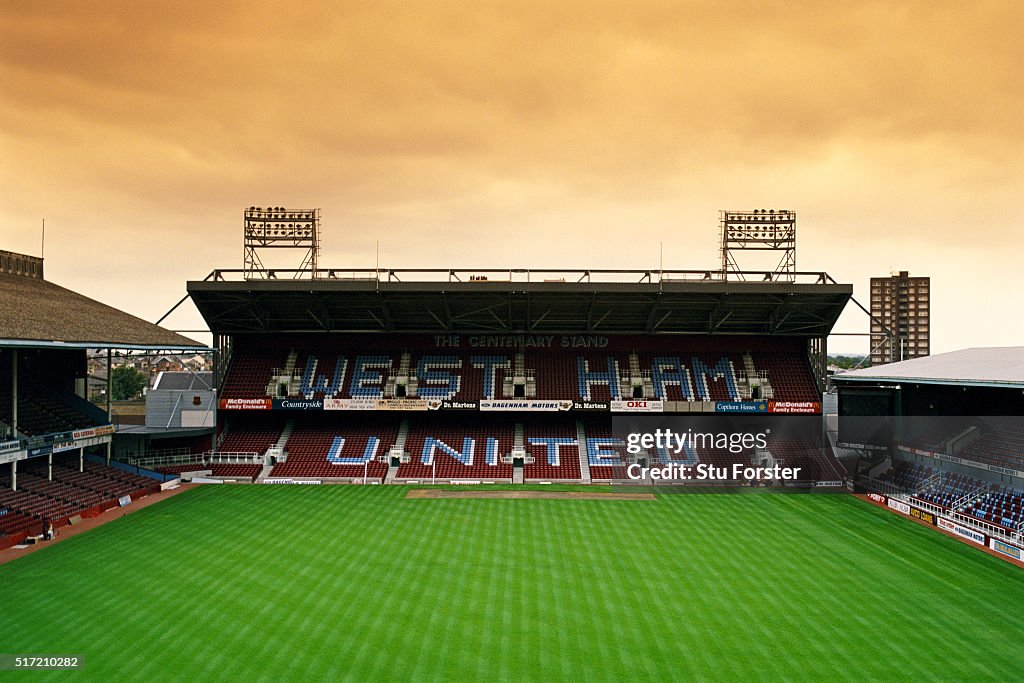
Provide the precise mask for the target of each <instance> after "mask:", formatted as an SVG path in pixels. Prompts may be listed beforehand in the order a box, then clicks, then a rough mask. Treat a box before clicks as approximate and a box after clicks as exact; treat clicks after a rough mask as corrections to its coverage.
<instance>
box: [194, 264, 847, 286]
mask: <svg viewBox="0 0 1024 683" xmlns="http://www.w3.org/2000/svg"><path fill="white" fill-rule="evenodd" d="M247 274H248V275H249V276H250V277H246V275H247ZM252 274H256V275H257V277H255V278H254V277H251V276H252ZM410 275H411V276H420V277H423V278H425V279H426V280H428V281H440V282H452V283H455V282H474V283H484V284H486V283H487V282H503V281H504V282H508V281H517V282H548V283H559V282H562V283H573V282H575V283H584V282H585V283H592V282H636V283H641V282H644V283H651V284H660V283H664V282H673V281H679V280H683V281H690V282H709V283H723V282H729V283H735V282H740V283H742V282H746V283H750V282H755V283H769V282H771V283H784V284H794V283H801V282H802V283H804V284H817V285H836V284H839V283H837V282H836V281H835V280H834V279H833V278H832V277H831V276H830V275H829V274H828V273H827V272H825V271H796V272H794V273H787V274H785V277H786V279H785V280H781V279H779V277H780V274H779V273H778V272H776V271H773V270H745V271H730V272H728V273H725V272H722V271H720V270H708V269H670V270H652V269H623V268H586V269H582V268H377V269H375V268H352V267H346V268H323V267H318V268H317V269H316V270H312V269H308V268H259V269H249V270H246V269H243V268H218V269H216V270H213V271H212V272H211V273H210V274H209V275H207V276H206V277H205V278H204V279H203V281H206V282H209V281H229V280H243V281H244V280H253V279H256V280H261V279H266V280H271V279H285V278H291V279H295V278H302V277H303V276H308V278H309V279H312V280H328V281H329V280H363V281H376V282H378V283H379V282H382V281H385V282H408V281H410V279H409V276H410ZM491 276H494V279H491ZM498 276H500V277H498ZM555 276H557V277H555ZM601 276H618V277H619V278H620V279H618V280H616V279H612V278H611V277H601ZM729 276H732V277H731V278H730V277H729ZM739 276H742V278H741V279H737V278H739ZM769 278H771V279H769ZM412 281H415V278H413V279H412Z"/></svg>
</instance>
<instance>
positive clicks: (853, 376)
mask: <svg viewBox="0 0 1024 683" xmlns="http://www.w3.org/2000/svg"><path fill="white" fill-rule="evenodd" d="M832 379H833V380H834V381H836V382H866V383H877V382H910V383H914V384H955V385H961V386H974V387H1005V388H1008V389H1010V388H1024V346H1003V347H998V346H997V347H979V348H973V349H962V350H960V351H951V352H949V353H940V354H937V355H934V356H925V357H924V358H915V359H913V360H905V361H901V362H899V363H889V364H888V365H879V366H877V367H873V368H864V369H862V370H853V371H850V372H843V373H839V374H835V375H833V376H832Z"/></svg>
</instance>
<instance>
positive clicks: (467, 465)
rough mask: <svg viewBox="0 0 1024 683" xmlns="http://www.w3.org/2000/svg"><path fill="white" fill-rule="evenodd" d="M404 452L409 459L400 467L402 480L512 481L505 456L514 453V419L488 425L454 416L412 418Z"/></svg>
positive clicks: (399, 474) (509, 467)
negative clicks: (437, 418)
mask: <svg viewBox="0 0 1024 683" xmlns="http://www.w3.org/2000/svg"><path fill="white" fill-rule="evenodd" d="M410 422H411V424H410V427H409V435H408V437H407V438H406V441H405V451H406V452H407V453H408V454H409V462H405V463H402V464H401V465H400V466H399V468H398V475H397V476H398V478H399V479H419V480H422V479H430V478H431V477H433V476H435V475H436V477H437V478H439V479H449V480H452V479H470V480H502V481H511V479H512V465H511V464H506V463H502V462H501V459H502V456H507V455H508V454H510V453H511V452H512V449H513V446H514V444H515V426H514V424H513V422H512V421H511V420H507V421H497V420H496V421H494V422H491V423H490V424H486V425H485V426H481V425H468V424H465V423H464V422H463V421H455V420H451V419H442V420H429V421H426V420H424V421H418V420H414V421H410Z"/></svg>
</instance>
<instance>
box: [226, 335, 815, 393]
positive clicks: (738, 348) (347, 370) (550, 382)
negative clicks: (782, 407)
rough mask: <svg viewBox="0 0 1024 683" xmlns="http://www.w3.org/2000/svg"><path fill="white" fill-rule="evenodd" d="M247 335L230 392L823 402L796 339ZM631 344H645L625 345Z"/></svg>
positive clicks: (234, 363) (234, 362)
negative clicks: (511, 342) (444, 345)
mask: <svg viewBox="0 0 1024 683" xmlns="http://www.w3.org/2000/svg"><path fill="white" fill-rule="evenodd" d="M239 339H240V341H239V343H238V344H237V346H236V348H235V349H234V351H233V354H232V359H231V366H230V368H229V370H228V372H227V375H226V379H225V382H224V388H223V391H222V397H223V398H230V399H254V398H260V397H278V398H280V397H289V398H296V399H298V398H306V399H320V398H341V399H352V398H368V397H369V398H395V397H398V398H405V397H419V398H426V399H449V400H457V401H467V400H468V401H473V400H481V399H489V398H537V399H581V400H593V401H608V400H612V399H629V398H650V399H663V400H705V401H740V400H749V399H751V398H774V399H775V400H782V401H815V400H820V398H819V396H818V394H817V390H816V388H815V385H814V380H813V376H812V375H811V372H810V365H809V362H808V360H807V357H806V354H801V353H799V352H794V351H791V350H787V348H792V344H790V343H788V342H787V341H785V340H778V341H777V345H776V346H775V347H774V348H773V346H772V345H770V344H768V345H766V344H764V343H759V344H758V346H759V348H758V350H757V351H749V350H747V349H746V348H745V347H746V346H750V345H751V344H752V342H750V341H746V340H735V339H734V338H723V339H700V338H697V339H695V340H688V341H686V342H676V343H673V344H671V345H670V344H668V343H667V342H664V341H662V342H661V343H660V344H654V343H652V342H651V341H650V340H648V339H643V338H639V337H629V338H625V339H623V340H620V341H618V342H617V348H616V349H613V350H604V349H562V348H554V349H546V350H539V349H531V350H528V351H523V352H518V351H515V350H500V351H487V352H485V351H483V350H480V349H429V348H422V346H423V342H422V340H419V339H416V338H412V339H410V338H399V339H398V340H397V341H396V342H395V345H394V349H395V350H390V349H382V348H380V347H379V346H377V345H369V344H368V342H367V341H366V340H365V339H360V338H358V337H356V338H354V339H346V338H342V339H337V338H330V337H316V336H315V335H314V336H312V337H311V338H307V339H301V338H300V339H295V338H292V337H289V336H283V337H282V338H281V339H276V340H273V341H271V342H269V343H270V344H274V345H276V346H275V347H272V348H268V347H267V344H268V342H266V341H264V342H263V343H262V344H260V345H257V343H256V342H254V341H252V340H245V337H244V336H240V338H239ZM417 346H419V347H420V348H417ZM657 346H661V348H660V349H658V348H656V347H657ZM632 347H642V348H643V349H644V350H642V351H627V350H624V349H629V348H632ZM398 349H401V350H398ZM513 378H520V379H521V380H522V381H520V382H513V381H512V379H513ZM633 378H636V379H638V380H639V379H643V380H646V381H645V382H642V383H640V384H638V385H637V386H639V387H641V389H642V391H641V392H640V393H639V394H638V395H634V394H633V386H632V385H631V383H630V380H631V379H633ZM755 384H756V385H758V386H759V389H757V390H754V392H755V393H754V394H753V395H752V389H751V386H752V385H755ZM762 392H763V393H762Z"/></svg>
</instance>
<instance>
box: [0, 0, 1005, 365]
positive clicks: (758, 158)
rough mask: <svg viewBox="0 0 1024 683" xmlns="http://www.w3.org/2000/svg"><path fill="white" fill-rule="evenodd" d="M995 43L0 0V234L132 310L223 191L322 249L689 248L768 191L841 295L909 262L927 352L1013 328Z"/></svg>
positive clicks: (353, 258) (469, 255)
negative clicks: (928, 306)
mask: <svg viewBox="0 0 1024 683" xmlns="http://www.w3.org/2000/svg"><path fill="white" fill-rule="evenodd" d="M1022 34H1024V4H1022V3H1020V2H1018V1H1016V0H1006V1H1005V2H999V1H990V2H970V3H965V2H961V1H957V2H951V1H950V2H947V1H942V2H940V1H937V0H926V1H922V2H877V3H837V2H832V1H828V2H800V3H785V2H777V3H772V2H732V3H730V2H720V1H717V2H711V1H708V2H647V3H632V4H630V5H629V6H628V7H627V6H626V3H621V2H611V3H602V2H595V1H594V0H589V1H586V2H554V3H552V2H538V3H508V4H502V5H492V4H489V3H487V4H484V3H468V2H466V3H452V2H449V3H441V2H430V3H422V4H420V3H414V2H400V3H393V4H392V3H383V2H375V3H325V4H324V5H321V6H316V5H307V6H306V8H304V9H295V8H294V7H292V6H291V5H289V4H280V5H268V4H258V3H251V2H250V3H238V4H231V3H226V2H217V3H208V2H196V3H165V2H159V3H140V2H124V3H112V2H108V3H95V4H91V3H41V2H40V3H35V2H33V3H29V2H17V3H15V2H6V3H3V4H2V5H0V93H2V97H0V248H4V249H10V250H14V251H22V252H27V253H32V254H38V253H39V250H40V243H39V242H40V240H39V232H40V223H41V220H42V219H43V218H44V217H45V218H46V226H47V239H46V259H47V274H48V277H49V279H51V280H53V281H55V282H57V283H59V284H63V285H65V286H69V287H72V288H74V289H77V290H78V291H81V292H83V293H85V294H87V295H90V296H93V297H95V298H99V299H100V300H102V301H105V302H107V303H110V304H113V305H116V306H118V307H120V308H123V309H125V310H127V311H130V312H132V313H135V314H137V315H140V316H142V317H145V318H148V319H150V320H155V319H156V318H158V317H160V315H161V314H162V313H163V312H164V311H166V310H167V309H168V308H169V307H170V306H171V305H172V304H173V303H174V302H175V301H177V299H178V298H179V297H180V296H182V295H183V294H184V283H185V281H186V280H188V279H201V278H202V277H204V276H205V275H206V274H207V273H208V272H209V271H210V270H211V269H212V268H214V267H240V266H241V260H242V248H241V212H242V209H243V207H247V206H250V205H264V206H266V205H282V206H288V207H299V208H305V207H314V206H317V207H322V208H323V218H324V230H323V241H324V250H323V256H322V259H321V261H322V263H323V264H324V265H328V266H330V265H335V266H340V267H350V268H351V267H366V266H369V267H372V266H373V263H374V258H375V254H374V252H375V245H376V243H377V241H378V240H379V241H380V243H381V255H382V264H383V265H384V266H390V267H415V266H421V267H447V266H456V267H463V268H465V267H504V266H515V267H595V268H598V267H601V268H608V267H621V268H656V267H657V265H658V248H659V243H663V244H664V252H665V267H666V268H708V267H714V266H715V264H716V263H717V260H718V254H717V251H716V246H717V244H716V238H717V235H716V228H717V217H718V213H717V212H718V209H722V208H730V209H742V208H756V207H777V208H788V209H793V210H796V211H797V212H798V216H799V235H800V237H799V247H798V266H799V267H800V269H802V270H827V271H829V272H830V273H831V274H832V275H833V276H834V277H835V278H836V279H837V280H839V281H841V282H850V283H852V284H853V285H854V286H855V291H856V294H857V296H858V297H859V298H861V300H864V301H866V300H867V291H866V290H867V283H868V278H869V277H870V276H871V275H883V274H886V273H888V272H889V271H890V270H892V269H903V270H910V271H911V272H912V273H919V274H923V275H931V276H932V278H933V290H934V294H933V306H932V317H933V325H934V328H933V340H934V341H933V351H947V350H951V349H955V348H961V347H965V346H972V345H975V346H976V345H1013V344H1018V345H1019V344H1024V315H1021V312H1022V310H1024V306H1021V305H1020V303H1019V302H1020V293H1019V292H1020V289H1021V286H1020V284H1014V283H1015V282H1017V283H1019V282H1020V281H1019V279H1018V277H1019V274H1020V271H1021V266H1020V264H1021V262H1022V261H1024V237H1022V236H1021V231H1022V228H1024V226H1022V220H1021V210H1022V209H1024V206H1022V205H1021V202H1020V197H1021V195H1022V190H1024V165H1022V161H1021V160H1022V159H1024V155H1022V152H1024V143H1022V140H1024V106H1022V104H1024V92H1022V90H1024V77H1022V76H1021V73H1020V69H1021V66H1022V64H1024V51H1022V48H1021V41H1020V36H1021V35H1022ZM1008 313H1009V314H1008ZM171 323H172V324H171V325H170V326H171V327H176V328H179V329H181V328H191V327H195V326H196V325H197V323H198V316H197V315H196V314H195V313H194V311H191V310H190V311H186V312H182V313H181V314H176V315H175V317H174V318H172V319H171ZM841 328H842V329H843V330H845V331H866V329H867V325H866V321H865V318H864V316H863V315H862V314H859V313H858V314H856V315H854V314H853V313H852V312H849V313H848V314H847V315H846V316H845V317H844V319H843V322H842V326H841ZM199 338H201V339H205V338H206V337H203V336H200V337H199ZM832 348H833V349H835V350H839V351H842V350H852V351H862V352H863V351H866V350H867V341H866V340H865V339H863V338H853V337H845V338H833V340H832Z"/></svg>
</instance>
